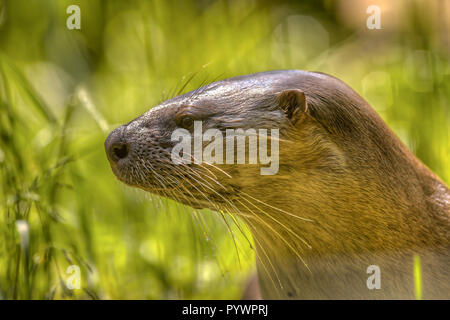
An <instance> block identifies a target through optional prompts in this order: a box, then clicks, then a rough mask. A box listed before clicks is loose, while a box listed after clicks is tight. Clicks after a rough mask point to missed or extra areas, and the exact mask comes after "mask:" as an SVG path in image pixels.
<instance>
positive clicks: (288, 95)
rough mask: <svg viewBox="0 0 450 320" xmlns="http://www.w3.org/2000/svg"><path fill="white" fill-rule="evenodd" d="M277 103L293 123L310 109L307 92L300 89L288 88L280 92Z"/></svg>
mask: <svg viewBox="0 0 450 320" xmlns="http://www.w3.org/2000/svg"><path fill="white" fill-rule="evenodd" d="M277 103H278V107H279V108H280V109H281V110H283V111H284V113H285V114H286V116H287V117H288V118H289V119H291V121H292V122H293V123H296V122H297V121H298V120H299V119H301V118H302V116H303V115H304V113H305V112H306V111H307V110H308V105H307V104H306V97H305V94H304V93H303V91H300V90H298V89H288V90H284V91H282V92H280V93H278V95H277Z"/></svg>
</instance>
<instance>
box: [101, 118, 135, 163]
mask: <svg viewBox="0 0 450 320" xmlns="http://www.w3.org/2000/svg"><path fill="white" fill-rule="evenodd" d="M124 129H125V127H124V126H122V127H119V128H117V129H115V130H114V131H113V132H111V133H110V134H109V136H108V138H106V141H105V151H106V155H107V156H108V160H109V161H110V162H113V163H116V162H118V161H119V160H121V159H125V158H126V157H127V156H128V154H129V151H130V147H129V144H128V143H127V141H126V139H125V137H124V135H123V130H124Z"/></svg>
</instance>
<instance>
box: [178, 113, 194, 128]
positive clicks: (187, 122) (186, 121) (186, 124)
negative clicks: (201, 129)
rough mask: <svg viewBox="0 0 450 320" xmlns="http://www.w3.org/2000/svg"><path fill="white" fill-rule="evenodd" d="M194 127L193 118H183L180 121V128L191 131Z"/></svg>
mask: <svg viewBox="0 0 450 320" xmlns="http://www.w3.org/2000/svg"><path fill="white" fill-rule="evenodd" d="M193 125H194V119H193V118H192V117H189V116H186V117H183V118H182V119H181V121H180V126H181V127H182V128H184V129H186V130H189V129H191V128H192V126H193Z"/></svg>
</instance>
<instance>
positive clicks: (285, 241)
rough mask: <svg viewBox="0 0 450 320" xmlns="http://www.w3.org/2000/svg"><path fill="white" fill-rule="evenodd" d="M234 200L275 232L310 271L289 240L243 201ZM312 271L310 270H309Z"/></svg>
mask: <svg viewBox="0 0 450 320" xmlns="http://www.w3.org/2000/svg"><path fill="white" fill-rule="evenodd" d="M236 201H238V202H239V203H240V204H241V205H243V206H244V207H246V208H247V209H248V210H249V211H250V212H252V213H253V214H254V215H255V217H256V218H257V219H259V220H260V221H261V222H262V223H264V224H265V225H266V227H267V228H269V229H270V230H272V231H273V232H274V233H276V234H277V235H278V236H279V237H280V239H281V240H282V241H283V242H284V243H285V244H286V245H287V246H288V248H289V249H291V251H292V252H293V253H294V255H296V256H297V258H299V260H300V261H301V262H302V263H303V264H304V265H305V267H306V269H308V271H309V272H311V270H310V269H309V267H308V265H307V264H306V261H305V260H304V259H303V258H302V257H301V256H300V254H299V253H298V252H297V251H296V250H295V248H294V247H293V246H292V244H290V243H289V241H287V240H286V239H285V238H284V237H283V236H282V235H281V234H280V233H279V232H278V231H277V230H275V229H274V228H273V227H272V226H271V225H270V224H268V223H267V222H265V221H264V219H262V218H261V217H259V215H258V214H256V213H254V212H253V211H252V210H251V209H250V208H248V207H247V206H246V205H245V204H244V203H242V202H241V201H239V200H238V199H236ZM311 273H312V272H311Z"/></svg>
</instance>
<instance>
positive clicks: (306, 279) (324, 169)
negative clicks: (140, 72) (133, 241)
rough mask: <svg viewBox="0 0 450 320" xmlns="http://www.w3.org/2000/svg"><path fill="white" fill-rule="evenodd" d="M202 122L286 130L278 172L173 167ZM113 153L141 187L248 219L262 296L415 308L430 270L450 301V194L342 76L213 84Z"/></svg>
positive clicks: (166, 105)
mask: <svg viewBox="0 0 450 320" xmlns="http://www.w3.org/2000/svg"><path fill="white" fill-rule="evenodd" d="M195 121H201V123H202V127H203V130H204V131H206V130H209V129H217V130H218V131H219V132H223V133H224V134H225V132H226V131H227V130H231V129H233V130H237V129H243V130H244V131H245V130H249V129H255V130H258V129H273V128H276V129H277V130H279V137H276V138H274V137H270V138H269V139H268V140H269V141H268V143H269V144H273V143H275V142H276V143H277V144H278V145H279V149H278V150H277V151H278V154H277V156H278V158H277V160H278V170H277V172H276V174H271V175H262V174H260V172H261V171H260V170H261V166H262V165H261V164H258V163H249V162H248V161H247V162H244V163H226V161H217V162H213V163H212V162H205V161H203V162H201V161H196V160H198V159H196V154H193V153H192V154H187V157H188V158H190V159H191V160H193V161H190V162H188V163H183V162H182V163H175V162H174V161H173V157H172V151H173V149H174V147H175V145H176V143H177V142H176V141H174V139H173V136H172V134H173V132H174V131H175V130H177V129H183V130H185V131H183V132H185V133H186V134H187V135H192V136H193V135H194V128H193V126H194V123H195ZM259 138H260V137H259ZM246 139H247V140H245V141H246V142H245V143H246V145H248V144H249V143H250V142H249V141H250V136H247V138H246ZM211 140H212V139H211ZM203 144H205V142H203ZM105 150H106V154H107V157H108V160H109V162H110V164H111V168H112V171H113V173H114V174H115V175H116V176H117V178H118V179H119V180H121V181H122V182H124V183H126V184H128V185H130V186H133V187H138V188H141V189H143V190H146V191H148V192H151V193H154V194H157V195H160V196H164V197H167V198H171V199H174V200H176V201H178V202H181V203H183V204H186V205H188V206H191V207H194V208H209V209H212V210H217V211H220V212H229V213H231V214H235V215H237V216H239V217H240V218H241V219H242V220H243V221H244V222H245V223H246V225H247V226H248V228H249V230H250V231H251V233H252V236H253V239H254V243H255V253H256V263H257V271H258V276H257V277H258V281H257V286H258V287H259V291H260V294H261V297H262V298H264V299H414V298H415V294H416V293H417V292H416V291H415V287H416V285H417V283H416V282H417V279H415V277H414V266H415V263H414V261H416V262H417V261H419V260H420V263H421V264H420V269H421V281H422V284H421V286H422V292H421V295H422V297H423V298H425V299H427V298H428V299H448V298H450V268H449V263H450V191H449V189H448V188H447V186H446V185H445V184H444V183H443V182H442V181H441V180H440V179H439V178H438V177H437V176H435V175H434V174H433V173H432V172H431V171H430V170H429V169H428V168H427V167H426V166H425V165H424V164H423V163H421V162H420V160H418V159H417V158H416V157H415V156H414V154H413V153H412V152H411V151H409V150H408V148H407V147H406V146H405V145H404V144H403V143H402V142H401V141H400V140H399V139H398V138H397V137H396V135H395V134H394V133H393V132H392V131H391V130H390V129H389V128H388V126H387V125H386V124H385V123H384V121H383V120H382V119H381V118H380V117H379V116H378V115H377V113H376V112H375V111H374V109H373V108H372V107H371V106H370V105H369V104H368V103H367V102H366V101H365V100H364V99H363V98H361V97H360V96H359V95H358V94H357V93H356V92H355V91H354V90H352V89H351V88H350V87H349V86H347V85H346V84H344V83H343V82H342V81H340V80H338V79H337V78H335V77H332V76H329V75H326V74H323V73H316V72H306V71H299V70H283V71H269V72H262V73H256V74H251V75H245V76H240V77H235V78H230V79H225V80H221V81H217V82H213V83H211V84H208V85H206V86H203V87H201V88H199V89H197V90H194V91H192V92H188V93H186V94H183V95H180V96H177V97H174V98H172V99H170V100H167V101H165V102H163V103H162V104H160V105H158V106H156V107H154V108H152V109H150V110H149V111H148V112H146V113H144V114H143V115H141V116H139V117H138V118H136V119H135V120H133V121H131V122H129V123H127V124H125V125H123V126H121V127H119V128H117V129H116V130H114V131H113V132H112V133H111V134H110V135H109V137H108V138H107V139H106V141H105ZM233 152H235V153H236V154H237V152H238V151H237V150H234V151H233ZM185 155H186V154H185V153H184V152H183V156H185ZM197 158H198V157H197ZM418 258H419V259H418ZM370 270H376V271H377V272H376V274H374V275H372V274H371V273H370ZM372 276H374V277H375V276H376V281H375V285H373V283H372V282H371V281H372V280H373V278H371V277H372Z"/></svg>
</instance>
